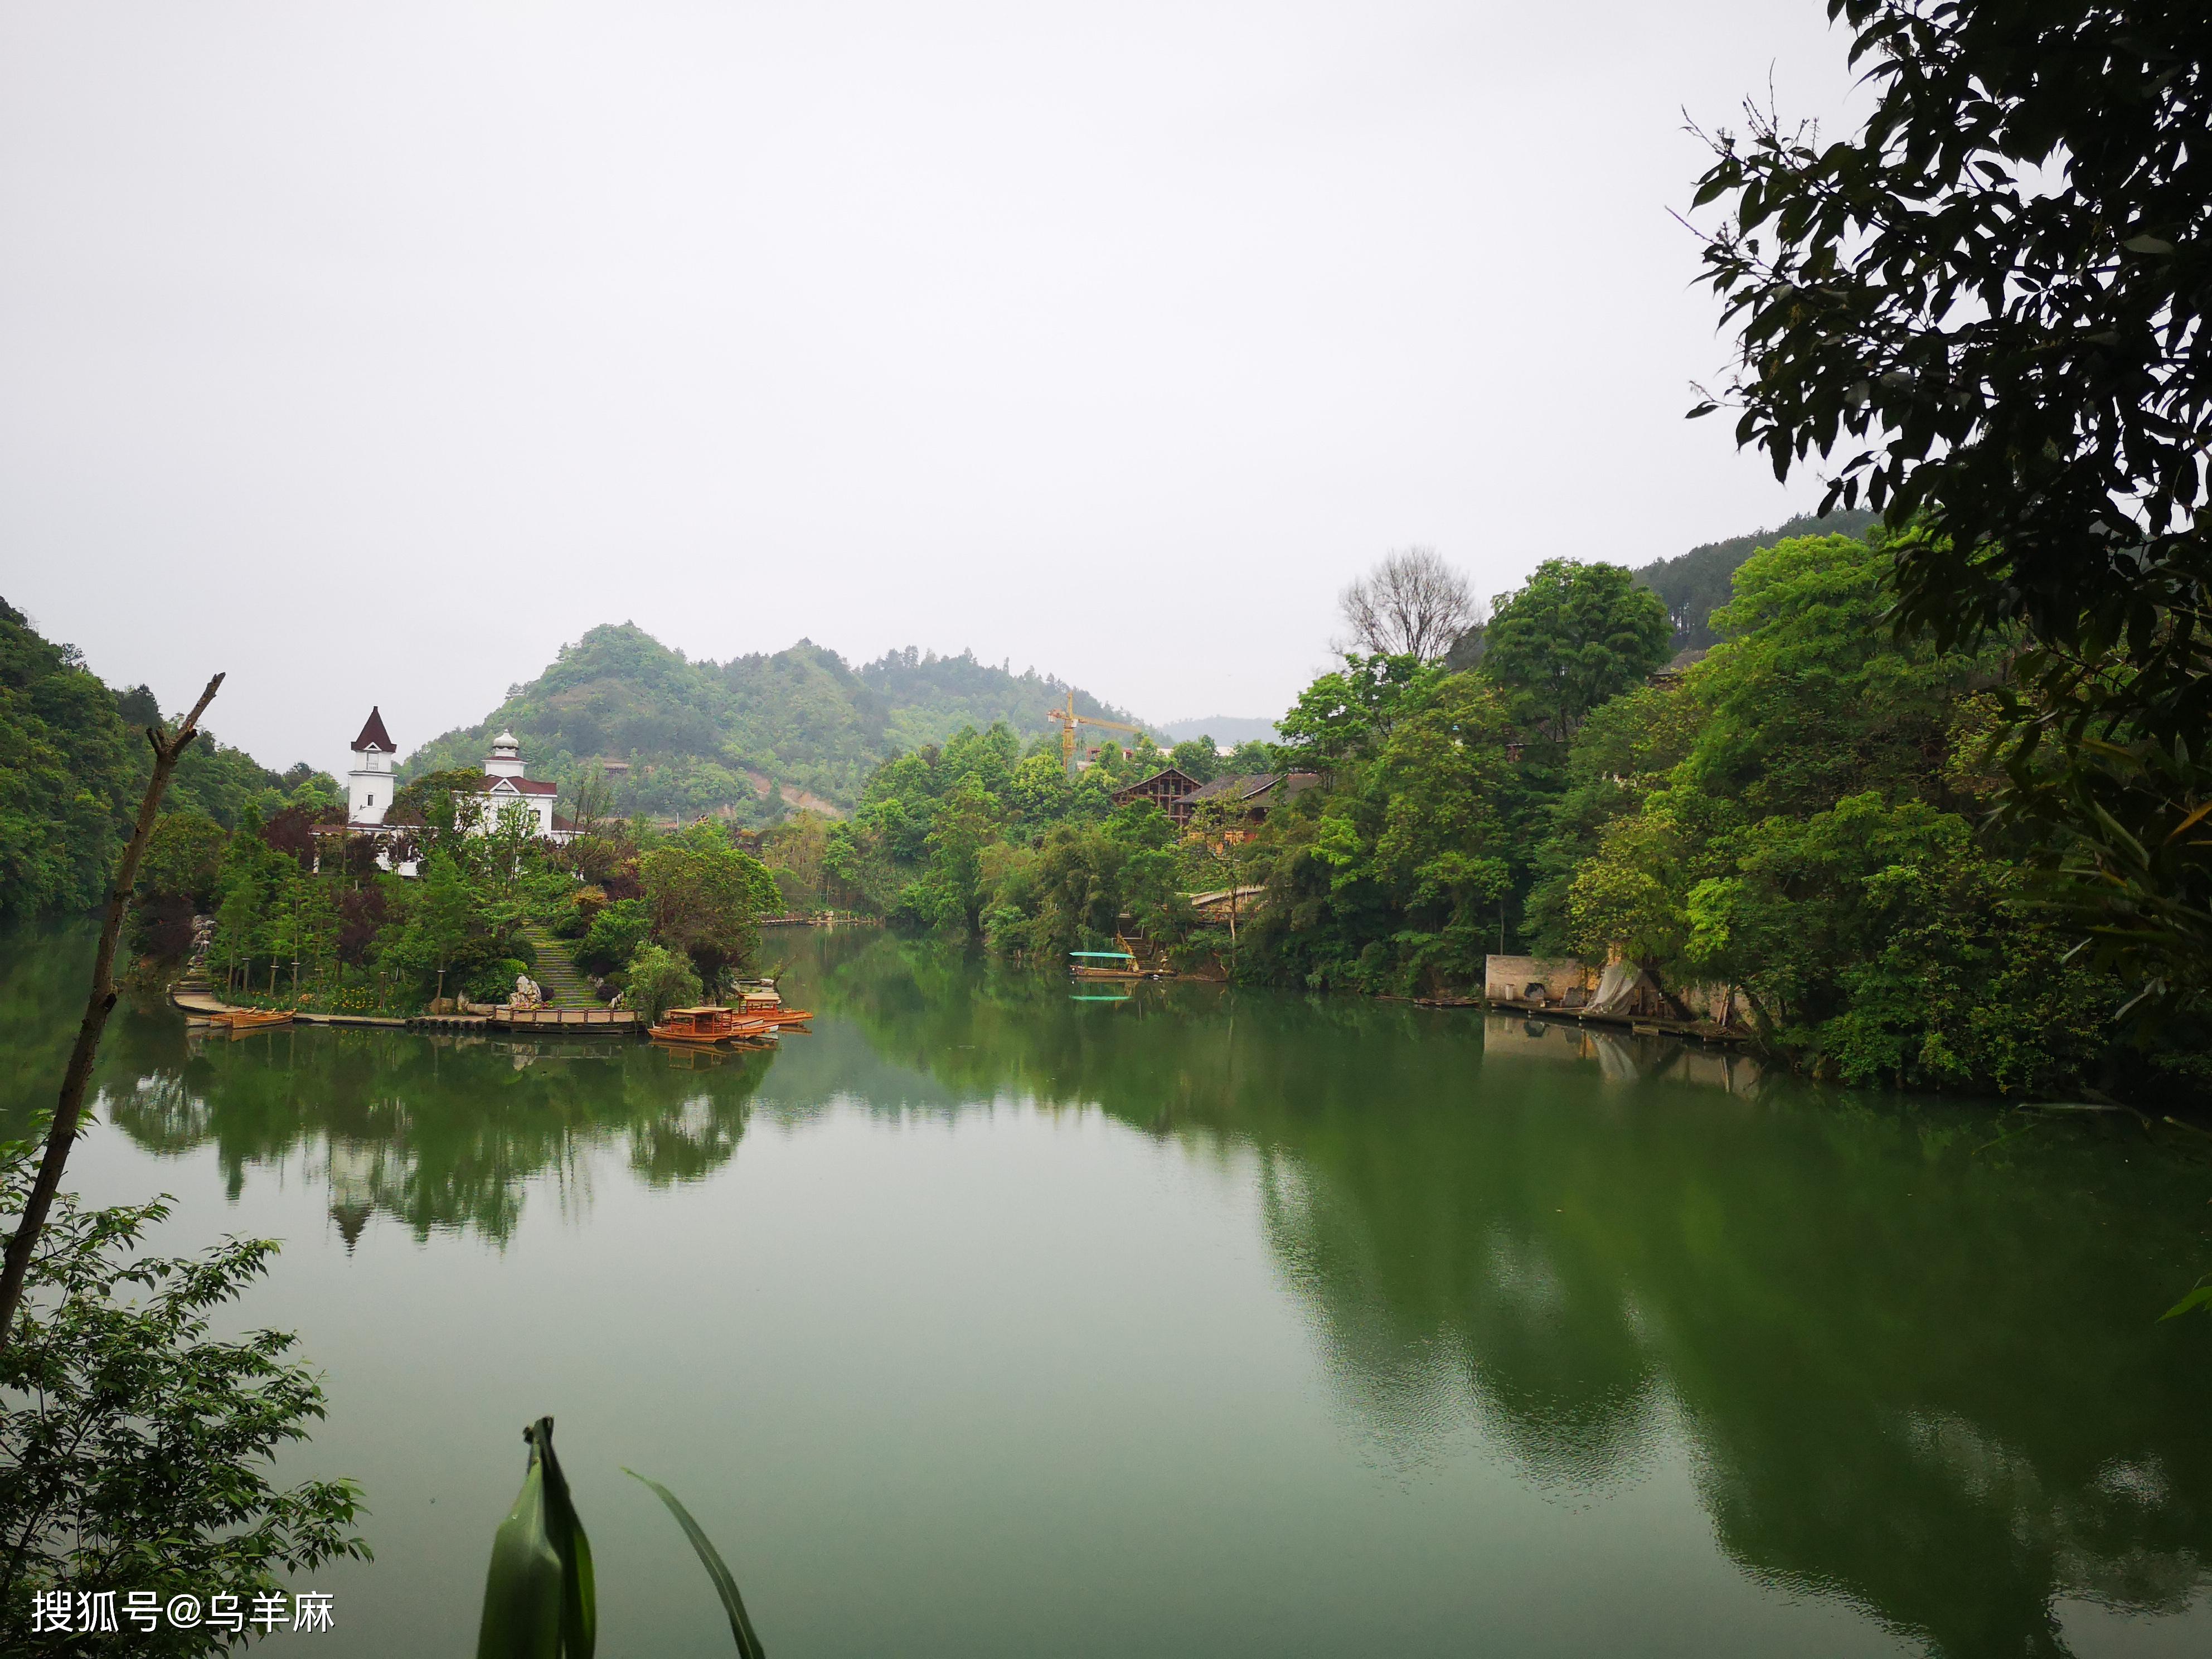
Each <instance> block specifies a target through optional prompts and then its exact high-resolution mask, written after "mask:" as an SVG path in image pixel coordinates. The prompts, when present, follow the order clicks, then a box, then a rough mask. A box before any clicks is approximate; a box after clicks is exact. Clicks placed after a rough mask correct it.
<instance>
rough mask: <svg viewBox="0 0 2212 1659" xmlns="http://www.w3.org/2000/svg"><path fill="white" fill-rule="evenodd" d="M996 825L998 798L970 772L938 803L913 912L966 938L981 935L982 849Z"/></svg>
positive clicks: (992, 835)
mask: <svg viewBox="0 0 2212 1659" xmlns="http://www.w3.org/2000/svg"><path fill="white" fill-rule="evenodd" d="M998 822H999V802H998V799H997V797H996V796H994V795H993V794H992V793H990V792H989V791H988V790H987V789H985V788H984V787H983V784H982V781H981V777H979V776H977V775H975V774H974V773H970V774H969V775H967V776H965V777H963V778H962V779H961V781H959V783H958V784H957V785H956V786H955V787H953V788H951V789H950V790H948V791H947V792H946V793H945V795H944V796H943V798H942V799H939V801H938V803H937V808H936V811H934V812H933V814H932V815H931V818H930V829H929V835H928V838H927V846H928V848H929V868H928V872H927V876H926V877H925V878H924V879H923V880H922V881H921V882H920V883H918V884H916V888H917V891H916V895H915V903H916V908H917V910H918V912H919V913H920V914H921V915H922V917H923V919H924V920H925V921H932V922H935V923H938V924H940V925H957V926H958V927H960V928H961V929H962V930H963V932H965V933H967V934H968V935H969V937H971V938H974V937H978V936H980V935H981V932H982V917H983V900H984V886H983V849H984V848H986V847H987V845H989V844H990V842H991V841H992V839H993V837H994V832H995V831H996V829H997V827H998Z"/></svg>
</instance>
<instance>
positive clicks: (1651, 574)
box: [1636, 511, 1875, 651]
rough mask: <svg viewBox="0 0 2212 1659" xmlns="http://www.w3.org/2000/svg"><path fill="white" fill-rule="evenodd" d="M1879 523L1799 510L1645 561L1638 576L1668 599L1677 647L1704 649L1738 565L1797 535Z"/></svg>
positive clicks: (1714, 639)
mask: <svg viewBox="0 0 2212 1659" xmlns="http://www.w3.org/2000/svg"><path fill="white" fill-rule="evenodd" d="M1874 524H1875V515H1874V514H1873V513H1864V512H1842V511H1838V512H1835V513H1829V514H1828V516H1827V517H1826V518H1825V519H1823V518H1817V517H1815V516H1814V515H1813V514H1812V513H1800V514H1799V515H1798V516H1797V517H1796V518H1794V519H1792V520H1790V521H1789V522H1788V523H1787V524H1784V525H1783V526H1781V527H1780V528H1779V529H1777V530H1759V531H1754V532H1753V533H1752V534H1750V535H1748V536H1732V537H1730V538H1729V539H1728V540H1726V541H1724V542H1707V543H1706V544H1705V545H1704V546H1703V547H1693V548H1692V549H1691V550H1689V551H1688V552H1686V553H1683V554H1679V555H1677V556H1675V557H1674V558H1671V559H1661V560H1659V561H1657V562H1656V563H1653V564H1647V565H1645V566H1644V568H1642V569H1641V570H1638V572H1637V573H1636V576H1637V580H1639V581H1641V582H1642V583H1643V584H1644V586H1646V587H1648V588H1650V590H1651V591H1652V592H1655V593H1656V594H1657V595H1658V596H1659V597H1660V598H1661V599H1664V600H1665V601H1666V602H1667V611H1668V615H1670V616H1672V617H1674V648H1675V649H1676V650H1677V651H1682V650H1687V649H1689V648H1691V647H1698V648H1699V649H1702V648H1704V647H1706V646H1710V645H1714V644H1717V643H1718V641H1719V636H1718V635H1716V634H1715V633H1714V632H1713V630H1712V626H1711V622H1710V620H1709V618H1710V617H1711V616H1712V614H1713V612H1714V611H1716V610H1717V609H1718V608H1719V607H1720V606H1722V605H1726V604H1727V603H1728V602H1729V582H1730V581H1731V580H1733V579H1734V577H1735V572H1736V567H1737V566H1738V565H1740V564H1741V563H1742V562H1744V561H1745V560H1746V559H1747V558H1749V557H1750V556H1752V555H1753V554H1754V553H1756V552H1758V551H1759V550H1761V549H1762V548H1768V547H1772V546H1773V545H1774V544H1776V543H1778V542H1784V541H1787V540H1789V539H1790V538H1791V537H1793V536H1857V537H1858V538H1861V539H1862V540H1863V539H1864V538H1865V537H1866V533H1867V532H1868V531H1869V530H1870V529H1871V528H1873V526H1874Z"/></svg>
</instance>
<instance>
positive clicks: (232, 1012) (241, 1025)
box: [207, 1008, 292, 1036]
mask: <svg viewBox="0 0 2212 1659" xmlns="http://www.w3.org/2000/svg"><path fill="white" fill-rule="evenodd" d="M207 1021H208V1024H210V1025H227V1026H228V1027H229V1028H230V1034H231V1036H238V1035H239V1034H240V1032H242V1031H258V1030H264V1028H266V1027H268V1026H271V1025H289V1024H291V1023H292V1011H291V1010H290V1009H289V1008H217V1009H213V1010H210V1012H209V1013H208V1015H207Z"/></svg>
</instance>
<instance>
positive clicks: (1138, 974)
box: [1067, 951, 1152, 979]
mask: <svg viewBox="0 0 2212 1659" xmlns="http://www.w3.org/2000/svg"><path fill="white" fill-rule="evenodd" d="M1067 971H1068V972H1069V973H1070V974H1072V975H1074V977H1076V978H1077V979H1149V978H1151V977H1152V975H1149V974H1147V973H1146V971H1145V970H1144V969H1142V968H1139V966H1138V965H1137V958H1136V957H1134V956H1133V955H1132V954H1131V953H1130V952H1129V951H1069V952H1068V953H1067Z"/></svg>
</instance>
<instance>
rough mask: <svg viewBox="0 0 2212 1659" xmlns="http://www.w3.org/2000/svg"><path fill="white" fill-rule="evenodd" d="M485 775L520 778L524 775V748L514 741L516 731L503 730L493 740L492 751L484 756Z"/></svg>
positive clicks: (489, 776)
mask: <svg viewBox="0 0 2212 1659" xmlns="http://www.w3.org/2000/svg"><path fill="white" fill-rule="evenodd" d="M484 775H485V776H486V777H488V778H519V777H520V776H522V775H523V769H522V750H521V747H520V745H519V744H517V743H516V742H515V741H514V733H513V732H501V733H500V734H499V735H498V736H497V737H495V738H493V739H492V740H491V753H490V754H489V755H487V756H485V757H484Z"/></svg>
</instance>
